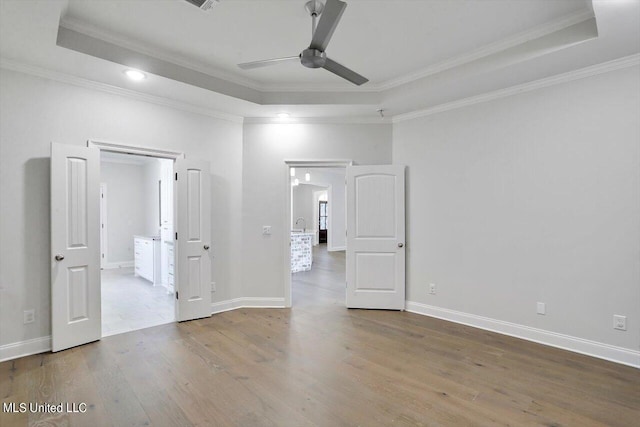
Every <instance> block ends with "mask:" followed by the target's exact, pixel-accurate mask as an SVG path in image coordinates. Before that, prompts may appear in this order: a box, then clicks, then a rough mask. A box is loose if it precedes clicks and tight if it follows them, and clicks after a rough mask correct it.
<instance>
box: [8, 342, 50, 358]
mask: <svg viewBox="0 0 640 427" xmlns="http://www.w3.org/2000/svg"><path fill="white" fill-rule="evenodd" d="M50 350H51V336H47V337H40V338H33V339H30V340H26V341H19V342H14V343H11V344H5V345H3V346H0V362H4V361H6V360H11V359H17V358H18V357H24V356H31V355H32V354H38V353H44V352H45V351H50Z"/></svg>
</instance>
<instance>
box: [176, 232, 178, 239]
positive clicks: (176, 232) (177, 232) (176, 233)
mask: <svg viewBox="0 0 640 427" xmlns="http://www.w3.org/2000/svg"><path fill="white" fill-rule="evenodd" d="M176 240H178V232H177V231H176Z"/></svg>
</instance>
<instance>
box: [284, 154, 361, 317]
mask: <svg viewBox="0 0 640 427" xmlns="http://www.w3.org/2000/svg"><path fill="white" fill-rule="evenodd" d="M351 165H353V161H352V160H349V159H321V160H302V159H301V160H295V159H285V161H284V167H283V172H282V173H283V175H284V184H285V185H284V188H285V191H286V194H287V197H285V210H284V211H285V215H284V216H285V218H284V225H283V227H282V229H283V231H284V233H285V234H284V239H283V252H284V265H283V268H282V271H283V278H282V282H283V283H284V306H285V307H291V293H292V289H291V175H290V172H289V171H290V169H291V168H300V169H305V168H346V167H347V166H351ZM345 295H346V294H345Z"/></svg>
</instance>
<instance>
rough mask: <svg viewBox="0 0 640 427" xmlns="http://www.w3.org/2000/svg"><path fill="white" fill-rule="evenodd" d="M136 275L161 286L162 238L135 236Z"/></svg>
mask: <svg viewBox="0 0 640 427" xmlns="http://www.w3.org/2000/svg"><path fill="white" fill-rule="evenodd" d="M133 240H134V242H133V246H134V252H135V274H136V276H140V277H144V278H145V279H147V280H149V281H150V282H151V283H153V284H154V285H159V284H160V238H159V237H147V236H134V237H133Z"/></svg>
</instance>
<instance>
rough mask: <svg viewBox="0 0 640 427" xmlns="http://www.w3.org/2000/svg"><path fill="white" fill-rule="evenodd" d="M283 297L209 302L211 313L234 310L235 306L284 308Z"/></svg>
mask: <svg viewBox="0 0 640 427" xmlns="http://www.w3.org/2000/svg"><path fill="white" fill-rule="evenodd" d="M284 307H285V306H284V298H252V297H245V298H234V299H230V300H227V301H220V302H214V303H211V314H216V313H222V312H224V311H229V310H235V309H237V308H284Z"/></svg>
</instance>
